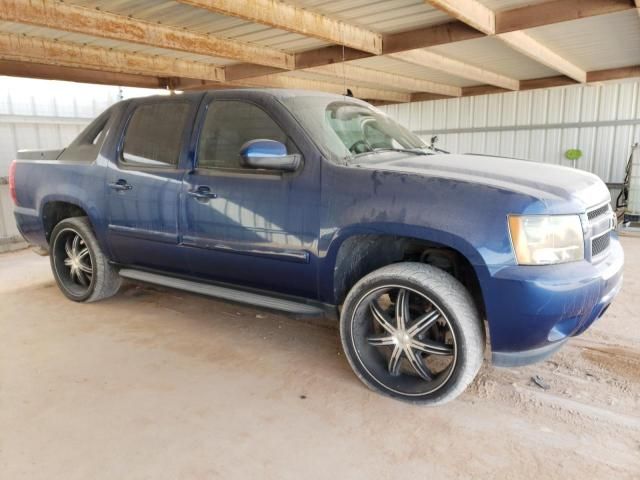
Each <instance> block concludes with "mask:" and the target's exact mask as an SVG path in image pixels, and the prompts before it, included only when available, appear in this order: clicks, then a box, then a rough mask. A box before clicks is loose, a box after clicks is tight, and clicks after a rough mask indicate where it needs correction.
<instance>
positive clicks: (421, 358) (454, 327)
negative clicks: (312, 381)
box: [340, 262, 485, 405]
mask: <svg viewBox="0 0 640 480" xmlns="http://www.w3.org/2000/svg"><path fill="white" fill-rule="evenodd" d="M340 337H341V340H342V346H343V349H344V352H345V356H346V358H347V360H348V361H349V364H350V365H351V367H352V368H353V371H354V372H355V374H356V375H357V376H358V378H360V380H362V382H363V383H364V384H365V385H367V386H368V387H369V388H371V389H373V390H375V391H377V392H379V393H382V394H385V395H388V396H390V397H393V398H397V399H400V400H404V401H407V402H411V403H422V404H428V405H438V404H442V403H445V402H447V401H449V400H451V399H453V398H455V397H457V396H458V395H460V393H462V392H463V391H464V389H465V388H466V387H467V386H468V385H469V383H470V382H471V381H472V380H473V379H474V377H475V376H476V374H477V372H478V370H479V368H480V366H481V365H482V360H483V356H484V345H485V335H484V329H483V325H482V321H481V319H480V318H479V315H478V310H477V307H476V306H475V303H474V301H473V299H472V297H471V295H470V294H469V292H468V291H467V290H466V289H465V288H464V286H463V285H462V284H461V283H460V282H459V281H458V280H456V279H455V278H454V277H452V276H451V275H449V274H448V273H446V272H444V271H442V270H440V269H438V268H436V267H434V266H431V265H425V264H422V263H417V262H404V263H396V264H392V265H387V266H385V267H382V268H380V269H378V270H375V271H373V272H371V273H369V274H368V275H366V276H365V277H363V278H362V279H360V281H358V282H357V283H356V284H355V285H354V286H353V287H352V288H351V290H350V291H349V294H348V295H347V297H346V299H345V301H344V304H343V308H342V312H341V317H340Z"/></svg>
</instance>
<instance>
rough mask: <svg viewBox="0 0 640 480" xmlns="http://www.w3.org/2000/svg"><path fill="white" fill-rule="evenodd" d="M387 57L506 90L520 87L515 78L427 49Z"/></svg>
mask: <svg viewBox="0 0 640 480" xmlns="http://www.w3.org/2000/svg"><path fill="white" fill-rule="evenodd" d="M389 57H391V58H394V59H396V60H400V61H403V62H406V63H411V64H413V65H419V66H421V67H426V68H430V69H432V70H438V71H439V72H443V73H446V74H449V75H454V76H456V77H460V78H466V79H469V80H475V81H478V82H484V83H488V84H489V85H495V86H498V87H502V88H506V89H508V90H518V89H519V88H520V82H519V81H518V80H516V79H515V78H510V77H507V76H505V75H500V74H499V73H495V72H491V71H489V70H485V69H484V68H480V67H477V66H475V65H471V64H469V63H464V62H460V61H458V60H454V59H452V58H449V57H445V56H444V55H440V54H438V53H434V52H430V51H428V50H422V49H419V50H409V51H407V52H399V53H392V54H391V55H389Z"/></svg>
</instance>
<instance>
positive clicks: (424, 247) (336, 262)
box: [322, 225, 488, 315]
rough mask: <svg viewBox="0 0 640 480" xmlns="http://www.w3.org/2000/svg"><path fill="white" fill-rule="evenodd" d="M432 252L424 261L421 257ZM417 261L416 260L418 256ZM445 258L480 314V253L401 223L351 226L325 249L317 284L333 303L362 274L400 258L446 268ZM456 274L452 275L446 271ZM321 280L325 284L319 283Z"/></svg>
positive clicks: (449, 238)
mask: <svg viewBox="0 0 640 480" xmlns="http://www.w3.org/2000/svg"><path fill="white" fill-rule="evenodd" d="M425 252H427V255H432V254H434V257H433V258H432V259H431V260H429V259H428V258H427V257H424V256H423V255H424V254H425ZM421 257H422V258H421ZM446 258H448V259H449V260H450V262H452V266H455V267H457V268H460V270H461V271H459V272H457V274H454V276H456V277H457V278H458V280H460V281H461V282H462V283H463V285H465V286H466V287H467V288H468V289H469V290H470V291H471V293H472V296H473V297H474V301H475V302H476V304H477V306H478V309H479V311H480V312H481V314H482V315H484V314H485V307H484V298H483V295H482V290H481V285H482V280H483V278H484V277H485V275H488V271H487V267H486V264H485V262H484V260H483V258H482V255H481V254H480V252H479V251H478V250H477V249H476V248H475V247H473V245H471V244H469V242H467V241H466V240H465V239H464V238H462V237H460V236H457V235H454V234H451V233H449V232H443V231H438V230H434V229H429V228H421V227H418V228H411V227H407V226H406V225H401V226H399V227H398V228H396V226H394V225H385V226H380V225H378V226H376V227H375V228H371V227H366V228H363V227H354V228H349V229H345V230H342V231H340V232H339V233H338V234H336V235H335V236H334V238H333V240H332V242H331V244H330V246H329V248H328V249H327V255H326V257H325V261H326V264H327V266H326V267H325V268H324V269H323V270H324V275H323V281H322V284H323V285H325V286H327V285H329V286H330V287H329V288H325V290H324V292H323V293H324V295H326V296H327V298H329V299H330V300H329V301H330V303H333V304H336V305H339V304H341V303H342V302H343V301H344V298H345V297H346V295H347V293H348V292H349V290H350V289H351V287H352V286H353V285H355V283H356V282H357V281H358V280H359V279H360V278H362V277H364V276H365V275H367V274H368V273H370V272H372V271H374V270H376V269H378V268H381V267H384V266H386V265H389V264H392V263H397V262H401V261H406V260H414V261H415V260H419V261H423V260H427V261H425V262H424V263H429V264H432V265H435V266H437V267H440V268H442V269H443V270H445V271H446V270H447V268H445V267H444V263H442V262H441V261H442V260H443V259H446ZM452 273H456V272H452ZM325 282H326V283H325Z"/></svg>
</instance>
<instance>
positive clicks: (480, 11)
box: [425, 0, 496, 35]
mask: <svg viewBox="0 0 640 480" xmlns="http://www.w3.org/2000/svg"><path fill="white" fill-rule="evenodd" d="M425 1H426V2H427V3H430V4H431V5H433V6H434V7H436V8H439V9H440V10H443V11H445V12H446V13H448V14H449V15H451V16H452V17H453V18H456V19H458V20H460V21H461V22H464V23H466V24H467V25H470V26H472V27H473V28H475V29H476V30H479V31H481V32H482V33H485V34H487V35H493V34H494V33H496V19H495V14H494V12H493V10H491V9H490V8H488V7H486V6H485V5H484V4H482V3H480V2H479V1H478V0H425Z"/></svg>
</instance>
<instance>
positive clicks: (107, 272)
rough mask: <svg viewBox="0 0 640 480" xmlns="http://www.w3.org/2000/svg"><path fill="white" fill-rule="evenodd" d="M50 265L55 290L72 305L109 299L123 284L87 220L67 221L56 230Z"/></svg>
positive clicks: (52, 241)
mask: <svg viewBox="0 0 640 480" xmlns="http://www.w3.org/2000/svg"><path fill="white" fill-rule="evenodd" d="M50 261H51V270H52V271H53V276H54V277H55V279H56V282H57V284H58V287H60V290H62V293H64V294H65V295H66V296H67V297H68V298H69V299H71V300H73V301H74V302H95V301H97V300H102V299H104V298H108V297H111V296H113V295H115V294H116V292H117V291H118V289H119V288H120V285H121V283H122V279H121V277H120V275H118V272H117V271H116V269H115V268H114V267H113V266H112V265H111V264H110V263H109V260H108V259H107V257H106V256H105V255H104V254H103V253H102V250H101V249H100V246H99V245H98V242H97V240H96V237H95V235H94V233H93V230H92V228H91V224H90V223H89V219H88V218H87V217H73V218H67V219H65V220H62V221H61V222H60V223H58V224H57V225H56V226H55V228H54V229H53V232H51V240H50Z"/></svg>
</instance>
